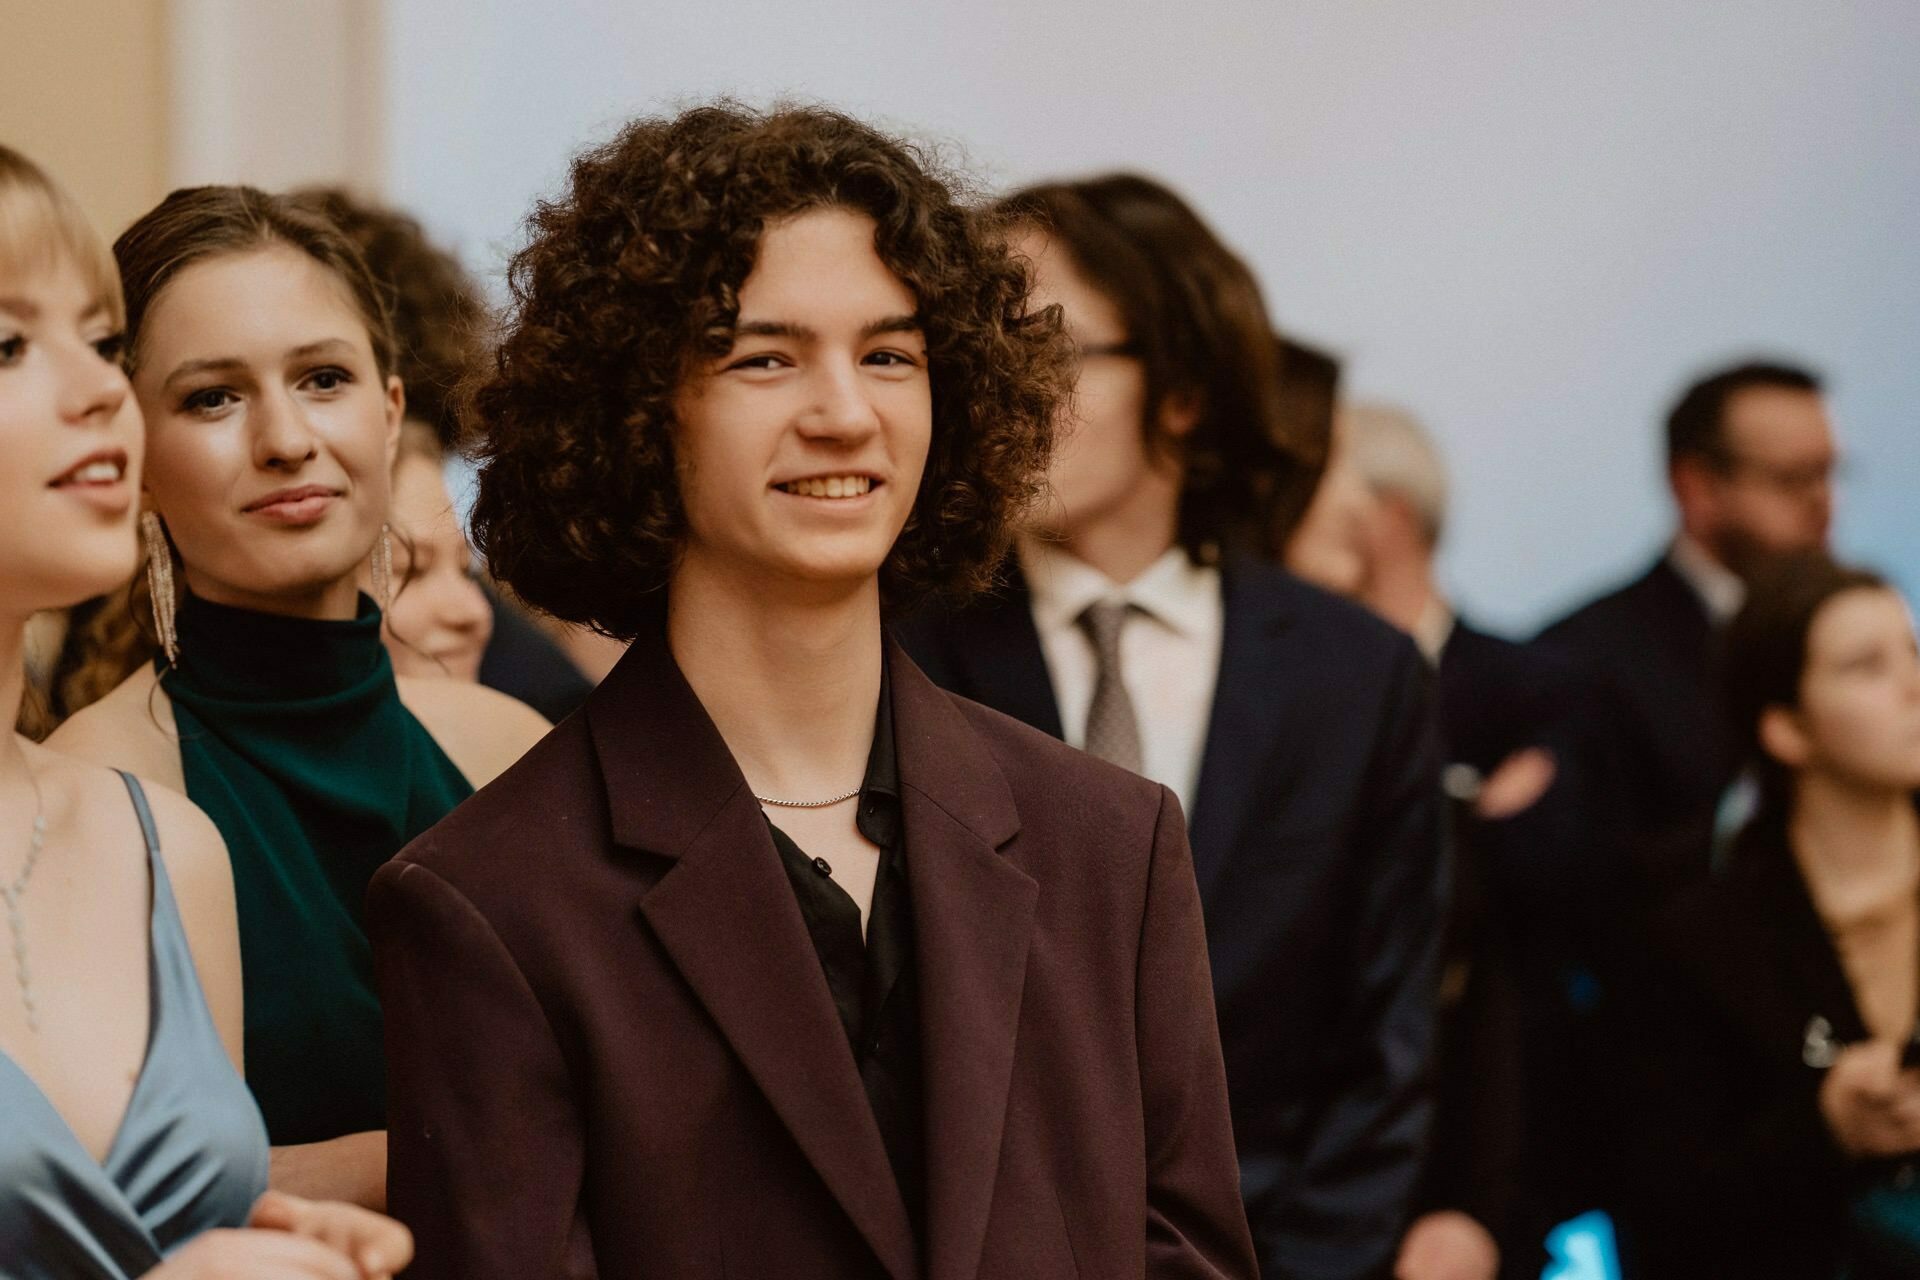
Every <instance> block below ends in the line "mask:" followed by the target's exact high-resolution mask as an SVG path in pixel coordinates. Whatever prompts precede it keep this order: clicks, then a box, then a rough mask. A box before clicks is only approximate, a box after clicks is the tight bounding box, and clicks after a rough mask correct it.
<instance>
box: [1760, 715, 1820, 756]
mask: <svg viewBox="0 0 1920 1280" xmlns="http://www.w3.org/2000/svg"><path fill="white" fill-rule="evenodd" d="M1760 747H1761V749H1762V750H1764V751H1765V752H1766V753H1767V754H1768V755H1770V756H1772V757H1773V758H1774V759H1775V760H1778V761H1779V762H1780V763H1781V764H1783V765H1785V766H1786V767H1787V768H1789V769H1799V768H1802V767H1804V766H1805V765H1806V763H1807V760H1808V759H1809V758H1810V757H1811V756H1812V755H1813V743H1812V742H1811V741H1809V740H1808V738H1807V731H1806V726H1804V725H1803V724H1801V723H1800V713H1799V712H1797V711H1795V710H1793V709H1792V708H1791V707H1768V708H1767V709H1766V710H1765V711H1762V712H1761V713H1760Z"/></svg>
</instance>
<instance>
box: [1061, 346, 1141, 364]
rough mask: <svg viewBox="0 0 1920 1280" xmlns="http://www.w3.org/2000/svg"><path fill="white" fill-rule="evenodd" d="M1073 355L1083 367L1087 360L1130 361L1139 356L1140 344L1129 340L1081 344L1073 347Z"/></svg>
mask: <svg viewBox="0 0 1920 1280" xmlns="http://www.w3.org/2000/svg"><path fill="white" fill-rule="evenodd" d="M1073 350H1074V355H1075V357H1077V358H1078V360H1079V362H1080V363H1081V364H1082V365H1084V364H1086V363H1087V361H1089V360H1131V359H1136V358H1138V357H1139V355H1140V344H1139V343H1137V342H1133V341H1131V340H1125V341H1121V342H1082V343H1080V344H1079V345H1077V346H1076V347H1074V349H1073Z"/></svg>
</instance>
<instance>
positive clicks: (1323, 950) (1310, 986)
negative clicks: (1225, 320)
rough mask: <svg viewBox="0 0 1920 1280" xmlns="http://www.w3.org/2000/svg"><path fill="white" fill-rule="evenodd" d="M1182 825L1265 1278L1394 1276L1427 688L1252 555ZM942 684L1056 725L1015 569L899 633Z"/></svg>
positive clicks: (1414, 1072)
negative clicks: (980, 595) (993, 589)
mask: <svg viewBox="0 0 1920 1280" xmlns="http://www.w3.org/2000/svg"><path fill="white" fill-rule="evenodd" d="M1221 585H1222V595H1223V603H1224V606H1225V608H1224V612H1225V626H1224V634H1223V639H1222V645H1221V655H1220V673H1219V679H1218V683H1217V687H1216V691H1215V694H1214V704H1213V713H1212V717H1211V720H1210V722H1209V724H1208V727H1207V737H1206V747H1205V751H1204V754H1203V756H1202V762H1201V769H1200V779H1199V785H1198V788H1197V790H1196V791H1195V799H1194V806H1193V813H1192V814H1191V815H1189V817H1190V824H1189V833H1190V836H1191V839H1192V843H1193V858H1194V869H1195V872H1196V874H1197V876H1198V877H1199V881H1200V892H1201V901H1202V905H1203V909H1204V911H1205V915H1206V925H1207V944H1208V952H1209V956H1210V959H1211V961H1212V965H1213V979H1214V998H1215V1002H1216V1005H1217V1008H1218V1013H1219V1019H1220V1038H1221V1043H1222V1048H1223V1050H1224V1052H1225V1054H1226V1064H1227V1083H1228V1095H1229V1101H1230V1103H1231V1107H1232V1112H1233V1128H1234V1138H1235V1142H1236V1144H1237V1146H1238V1150H1239V1156H1240V1172H1241V1191H1242V1194H1243V1195H1244V1197H1245V1199H1246V1203H1247V1212H1248V1217H1249V1219H1250V1220H1251V1222H1252V1225H1253V1231H1254V1239H1255V1246H1256V1249H1257V1251H1258V1252H1259V1255H1260V1261H1261V1266H1262V1269H1263V1273H1264V1274H1265V1275H1267V1276H1269V1277H1297V1278H1300V1280H1348V1278H1350V1277H1351V1278H1355V1280H1358V1278H1361V1277H1369V1278H1370V1277H1378V1276H1384V1275H1386V1274H1387V1271H1388V1269H1389V1268H1390V1267H1391V1265H1392V1260H1393V1257H1394V1253H1395V1250H1396V1248H1397V1245H1398V1241H1399V1237H1400V1234H1401V1232H1402V1230H1403V1228H1404V1227H1405V1225H1406V1215H1407V1211H1408V1205H1409V1202H1410V1198H1411V1196H1412V1193H1413V1189H1414V1184H1415V1181H1416V1179H1417V1178H1418V1176H1419V1172H1420V1160H1421V1152H1422V1147H1423V1144H1424V1142H1425V1140H1426V1134H1427V1127H1428V1120H1429V1110H1430V1108H1429V1103H1428V1098H1427V1091H1426V1072H1427V1068H1428V1059H1429V1054H1430V1050H1431V1040H1432V1033H1433V1003H1434V989H1435V982H1436V957H1437V954H1438V949H1439V939H1440V932H1441V927H1442V916H1443V908H1444V900H1445V888H1446V887H1445V883H1444V882H1445V873H1444V864H1443V835H1442V832H1443V825H1444V817H1443V813H1442V806H1441V799H1440V791H1439V785H1438V773H1439V763H1438V754H1437V747H1436V744H1435V737H1434V731H1433V709H1432V702H1431V696H1430V688H1429V685H1430V679H1429V676H1428V672H1427V668H1426V664H1425V663H1424V662H1423V661H1422V660H1421V657H1420V655H1419V653H1418V651H1417V650H1416V649H1415V648H1414V646H1413V644H1412V643H1411V642H1410V641H1409V640H1407V639H1406V637H1404V636H1402V635H1401V634H1400V633H1398V632H1396V631H1394V630H1393V629H1392V628H1391V627H1389V626H1387V625H1386V624H1385V623H1383V622H1381V621H1379V620H1378V619H1376V618H1375V617H1373V616H1372V615H1371V614H1369V613H1367V612H1366V611H1364V610H1362V609H1360V608H1359V607H1357V606H1355V605H1352V604H1349V603H1348V602H1346V601H1343V600H1340V599H1338V598H1337V597H1334V596H1332V595H1329V594H1327V593H1326V592H1323V591H1320V590H1318V589H1316V588H1313V587H1309V586H1307V585H1306V584H1305V583H1302V582H1300V581H1299V580H1298V579H1296V578H1294V577H1292V576H1290V575H1288V574H1286V573H1284V572H1282V571H1281V570H1279V569H1277V568H1274V567H1272V566H1271V565H1268V564H1265V563H1262V562H1259V561H1255V560H1253V559H1250V558H1230V559H1229V560H1228V561H1227V562H1226V564H1225V565H1224V566H1223V568H1222V584H1221ZM897 630H898V634H899V636H900V639H901V640H902V642H903V643H904V644H905V645H906V647H907V649H908V651H909V652H911V653H912V654H913V656H914V658H915V660H916V661H918V662H919V663H920V664H921V665H922V667H923V668H924V669H925V670H926V672H927V673H928V674H929V675H930V676H932V677H933V678H934V680H935V681H937V682H939V683H941V684H944V685H945V686H946V687H947V688H949V689H951V690H953V691H954V692H956V693H959V694H962V695H964V696H966V697H969V698H973V699H975V700H977V701H980V702H984V703H986V704H987V705H988V706H991V707H994V708H996V709H998V710H1000V711H1003V712H1006V713H1007V714H1009V715H1012V716H1015V717H1017V718H1019V719H1021V720H1024V721H1026V722H1027V723H1028V724H1030V725H1033V726H1035V727H1036V728H1039V729H1043V730H1045V731H1046V732H1048V733H1051V734H1054V735H1055V736H1059V735H1060V733H1061V727H1060V711H1059V707H1058V705H1057V703H1056V701H1055V698H1054V693H1053V687H1052V683H1051V681H1050V678H1049V676H1048V674H1047V667H1046V660H1045V658H1044V656H1043V654H1042V651H1041V647H1040V638H1039V633H1038V631H1037V630H1036V629H1035V626H1034V622H1033V615H1032V610H1031V607H1030V598H1029V596H1028V593H1027V591H1026V588H1025V586H1024V584H1022V583H1021V582H1019V581H1018V580H1017V579H1016V580H1015V581H1014V582H1012V583H1011V584H1010V585H1009V587H1008V588H1006V589H1005V590H1003V591H1002V592H1000V593H998V594H997V595H995V596H994V597H992V598H990V599H988V600H986V601H985V602H982V603H980V604H977V605H974V606H971V607H969V608H967V609H965V610H962V611H959V612H937V613H927V614H923V615H920V616H918V617H915V618H913V619H911V620H910V621H908V622H906V623H904V624H902V625H901V626H900V627H899V628H898V629H897Z"/></svg>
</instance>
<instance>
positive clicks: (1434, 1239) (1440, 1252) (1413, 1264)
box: [1393, 1209, 1500, 1280]
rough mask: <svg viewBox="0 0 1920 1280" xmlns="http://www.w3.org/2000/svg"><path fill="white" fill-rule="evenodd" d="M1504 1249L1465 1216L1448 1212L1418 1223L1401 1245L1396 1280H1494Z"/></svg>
mask: <svg viewBox="0 0 1920 1280" xmlns="http://www.w3.org/2000/svg"><path fill="white" fill-rule="evenodd" d="M1499 1271H1500V1246H1498V1245H1497V1244H1495V1243H1494V1241H1493V1236H1492V1235H1491V1234H1490V1233H1489V1232H1488V1231H1487V1229H1486V1228H1485V1227H1483V1226H1481V1225H1480V1224H1479V1223H1478V1222H1475V1221H1474V1220H1473V1219H1472V1218H1470V1217H1468V1216H1467V1215H1466V1214H1464V1213H1460V1212H1458V1211H1456V1210H1453V1209H1445V1210H1442V1211H1440V1212H1439V1213H1429V1214H1426V1215H1425V1216H1423V1217H1421V1218H1419V1219H1417V1220H1416V1221H1415V1222H1414V1224H1413V1226H1412V1227H1410V1228H1408V1230H1407V1237H1406V1239H1405V1240H1402V1241H1401V1242H1400V1258H1399V1260H1398V1261H1397V1262H1395V1263H1394V1266H1393V1276H1394V1280H1494V1278H1495V1276H1497V1275H1498V1274H1499Z"/></svg>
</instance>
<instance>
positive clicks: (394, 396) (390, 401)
mask: <svg viewBox="0 0 1920 1280" xmlns="http://www.w3.org/2000/svg"><path fill="white" fill-rule="evenodd" d="M406 418H407V388H406V384H405V383H403V382H401V381H400V375H399V374H397V373H390V374H388V375H387V470H388V471H392V470H393V464H394V463H396V462H398V461H399V460H400V424H401V423H402V422H405V421H406Z"/></svg>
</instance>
